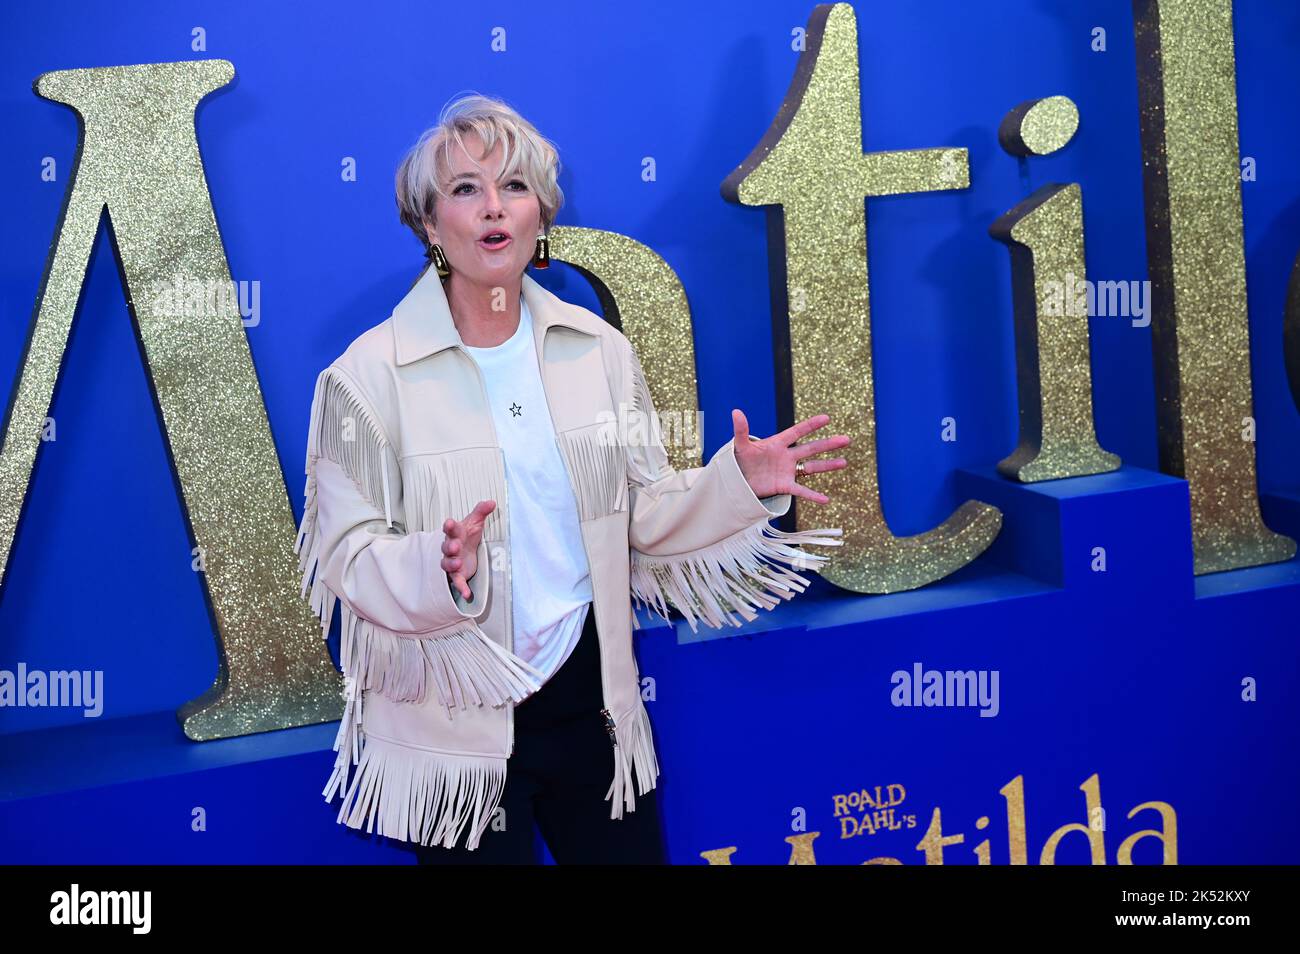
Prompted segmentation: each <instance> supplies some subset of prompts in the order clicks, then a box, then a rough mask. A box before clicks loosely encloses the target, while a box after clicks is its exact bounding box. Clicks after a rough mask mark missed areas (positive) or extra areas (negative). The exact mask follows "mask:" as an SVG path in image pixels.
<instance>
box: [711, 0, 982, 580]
mask: <svg viewBox="0 0 1300 954" xmlns="http://www.w3.org/2000/svg"><path fill="white" fill-rule="evenodd" d="M969 175H970V174H969V167H968V164H967V156H966V150H965V149H916V150H908V151H904V152H875V153H866V154H864V153H863V151H862V116H861V101H860V97H859V88H858V31H857V21H856V19H855V17H854V13H853V8H852V7H851V6H849V5H848V4H847V3H837V4H821V5H818V6H817V7H815V8H814V9H813V12H812V16H811V17H810V18H809V20H808V29H807V47H806V49H805V51H804V52H803V53H802V54H800V57H799V64H798V67H797V68H796V71H795V77H794V81H793V82H792V83H791V85H790V89H789V91H788V92H787V93H786V97H785V102H784V103H782V105H781V109H780V111H779V112H778V113H777V116H776V119H775V120H773V122H772V125H771V127H770V128H769V129H768V131H767V134H766V135H765V136H764V137H763V139H762V141H761V142H760V143H759V144H758V146H757V148H755V150H754V151H753V152H752V153H750V155H749V156H748V158H746V160H745V161H744V163H742V164H741V165H740V167H739V168H737V169H736V170H735V171H734V172H733V173H732V174H731V175H729V176H728V177H727V179H726V181H725V182H723V184H722V194H723V196H724V197H725V198H727V199H729V200H731V201H733V202H739V203H741V204H743V205H766V206H771V207H772V208H771V209H770V210H769V243H770V244H771V246H772V247H773V248H774V249H775V250H776V251H775V253H774V254H773V255H772V261H773V274H772V281H773V285H774V299H773V300H774V301H776V302H778V303H779V304H778V305H777V308H776V310H777V311H778V312H779V311H780V309H781V308H782V307H784V308H785V309H786V311H787V313H788V315H789V352H790V364H791V373H792V375H793V381H792V387H791V388H790V389H789V390H790V391H791V392H792V393H793V400H794V407H793V418H794V419H796V420H802V419H803V418H805V417H810V416H812V415H814V414H821V413H826V414H829V415H830V418H831V426H832V428H833V429H834V430H836V431H841V432H843V433H847V434H850V435H851V436H852V437H853V443H852V445H850V446H849V447H847V448H845V449H844V450H843V451H842V452H841V453H842V454H843V455H844V457H845V459H846V460H848V462H849V466H848V467H846V468H844V469H843V470H836V471H827V472H825V473H822V474H818V475H817V476H816V477H815V478H813V485H814V486H815V487H816V488H817V489H818V490H820V491H822V492H823V493H825V494H826V495H827V496H829V497H830V503H828V504H826V505H825V507H824V508H822V510H821V511H819V513H818V514H817V519H818V520H819V521H821V522H824V523H831V524H834V525H835V526H837V527H843V528H844V548H843V550H841V551H840V553H839V555H837V556H836V558H835V560H834V561H832V562H831V563H830V564H828V565H827V566H826V567H825V568H824V569H821V570H819V572H820V573H821V575H822V576H823V577H825V578H826V579H828V580H830V581H831V582H833V583H835V584H836V585H838V586H841V587H843V588H845V589H848V590H853V591H855V592H859V593H892V592H895V591H898V590H910V589H915V588H916V587H918V586H923V585H925V584H926V583H931V582H933V581H935V580H939V579H942V578H943V577H945V576H947V575H948V574H950V573H953V572H955V571H956V570H959V569H960V568H961V567H963V566H965V565H966V564H967V563H970V562H971V561H972V560H973V559H975V557H977V556H978V555H979V554H980V553H982V552H983V551H984V550H985V548H987V547H988V545H989V544H990V543H992V542H993V538H994V537H996V536H997V534H998V530H999V529H1000V528H1001V526H1002V512H1001V511H1000V510H998V509H997V508H996V507H993V506H990V505H989V504H986V503H981V502H979V501H976V500H968V501H966V502H965V503H964V504H962V505H961V506H960V507H959V508H958V509H957V510H956V512H954V513H953V514H952V515H951V516H950V517H949V518H948V519H947V520H945V521H944V522H943V524H942V525H941V526H939V527H938V528H937V529H935V530H931V531H929V532H927V533H921V534H916V535H915V536H910V537H895V536H894V535H893V534H892V533H890V531H889V527H888V526H887V525H886V523H885V517H884V513H883V510H882V507H881V502H880V483H879V474H878V470H877V461H876V415H875V397H874V392H873V387H872V368H871V314H870V308H869V293H868V277H867V222H866V214H865V212H864V209H863V201H862V200H863V197H864V196H878V195H899V194H902V193H908V192H926V191H934V190H938V189H964V188H966V187H967V185H968V184H969ZM783 214H784V222H782V215H783ZM782 246H784V248H783V249H782ZM782 258H784V265H785V268H784V271H782V270H781V268H780V263H781V259H782ZM783 416H784V417H789V416H790V415H788V414H785V415H783ZM782 426H785V425H782ZM796 513H797V515H798V527H799V528H800V529H810V528H811V524H810V523H809V522H808V520H807V519H806V512H805V509H804V508H803V507H797V510H796Z"/></svg>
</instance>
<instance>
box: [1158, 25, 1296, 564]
mask: <svg viewBox="0 0 1300 954" xmlns="http://www.w3.org/2000/svg"><path fill="white" fill-rule="evenodd" d="M1133 14H1134V24H1135V28H1136V38H1137V63H1138V97H1139V103H1140V106H1141V109H1140V125H1141V133H1142V156H1143V180H1144V182H1143V185H1144V192H1145V197H1146V225H1147V263H1148V268H1149V271H1150V273H1151V303H1152V316H1151V317H1152V322H1151V332H1152V339H1153V343H1152V348H1153V351H1154V356H1155V381H1156V421H1157V427H1158V430H1159V444H1160V469H1161V470H1162V471H1164V472H1165V473H1167V474H1172V475H1174V476H1176V477H1182V478H1184V479H1186V481H1187V483H1188V488H1189V491H1190V494H1191V502H1192V549H1193V553H1194V555H1195V571H1194V572H1195V573H1197V574H1198V575H1199V574H1202V573H1216V572H1218V571H1221V570H1232V569H1237V568H1239V567H1246V566H1258V565H1259V564H1262V563H1277V562H1279V561H1282V560H1289V559H1291V557H1293V556H1294V555H1295V551H1296V544H1295V541H1294V540H1292V539H1291V538H1290V537H1287V536H1283V535H1282V534H1280V533H1274V532H1273V531H1271V530H1269V529H1268V527H1266V526H1264V520H1263V517H1262V516H1261V515H1260V512H1259V494H1258V488H1257V486H1256V479H1255V445H1254V443H1253V442H1252V441H1247V440H1244V439H1243V438H1242V430H1243V422H1244V421H1245V420H1246V419H1247V418H1251V417H1253V411H1252V409H1251V384H1250V328H1249V325H1248V323H1247V318H1246V258H1245V251H1244V249H1243V245H1242V241H1243V239H1242V217H1241V173H1240V168H1241V167H1240V154H1239V152H1238V147H1237V85H1236V65H1235V57H1234V53H1233V41H1232V0H1134V3H1133Z"/></svg>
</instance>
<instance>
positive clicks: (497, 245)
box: [478, 232, 512, 252]
mask: <svg viewBox="0 0 1300 954" xmlns="http://www.w3.org/2000/svg"><path fill="white" fill-rule="evenodd" d="M511 241H512V240H511V238H510V236H509V234H507V233H505V232H489V233H488V234H487V235H485V236H483V237H482V238H481V239H479V240H478V244H479V245H480V246H481V247H482V248H485V249H487V250H488V251H490V252H499V251H500V250H501V249H503V248H506V247H508V246H509V245H510V242H511Z"/></svg>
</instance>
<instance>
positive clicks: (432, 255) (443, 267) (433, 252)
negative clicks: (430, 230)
mask: <svg viewBox="0 0 1300 954" xmlns="http://www.w3.org/2000/svg"><path fill="white" fill-rule="evenodd" d="M424 257H425V258H429V259H432V260H433V267H434V268H436V269H437V270H438V277H439V278H446V277H447V276H448V275H450V274H451V266H450V265H448V264H447V256H446V255H444V254H443V252H442V246H441V245H439V244H438V243H437V242H434V243H433V244H432V245H430V246H429V250H428V251H427V252H425V253H424Z"/></svg>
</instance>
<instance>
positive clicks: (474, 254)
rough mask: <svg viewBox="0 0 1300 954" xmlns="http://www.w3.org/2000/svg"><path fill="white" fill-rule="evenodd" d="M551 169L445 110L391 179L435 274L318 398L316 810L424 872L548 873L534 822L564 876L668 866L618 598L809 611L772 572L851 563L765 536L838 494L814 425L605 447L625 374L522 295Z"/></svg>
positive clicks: (689, 607)
mask: <svg viewBox="0 0 1300 954" xmlns="http://www.w3.org/2000/svg"><path fill="white" fill-rule="evenodd" d="M558 171H559V161H558V157H557V154H556V151H555V149H554V147H553V146H552V145H551V144H550V143H549V142H547V141H546V140H545V139H544V138H542V137H541V136H540V135H539V134H538V132H537V130H536V129H534V128H533V126H532V125H530V124H529V123H528V122H527V121H526V120H524V119H523V118H522V117H521V116H519V115H518V114H517V113H516V112H515V111H514V110H513V109H511V108H510V107H509V106H507V105H506V104H504V103H502V102H500V101H497V100H493V99H490V98H487V97H483V96H478V95H473V96H468V97H465V98H463V99H461V100H458V101H457V102H454V103H452V104H449V106H448V107H447V108H445V109H444V110H443V113H442V115H441V116H440V117H439V122H438V125H437V126H435V127H434V128H432V129H430V130H428V131H427V132H426V133H425V134H424V135H422V136H421V137H420V139H419V141H418V142H417V143H416V145H415V146H414V147H413V148H412V149H411V151H410V153H409V154H408V155H407V156H406V158H405V159H404V160H403V162H402V164H401V166H400V168H399V170H398V173H397V204H398V209H399V214H400V218H401V220H402V221H403V222H404V223H405V224H406V225H408V226H409V227H410V228H412V229H413V230H414V231H415V233H416V235H417V236H418V237H419V238H420V239H421V241H422V243H424V244H425V245H426V247H427V249H428V251H427V255H428V257H429V258H430V260H431V262H430V264H431V265H433V266H434V267H433V268H432V269H430V268H428V267H426V269H425V272H424V274H423V275H422V276H421V278H420V279H418V280H417V282H416V283H415V285H414V287H412V289H411V291H410V292H409V293H408V294H407V295H406V297H405V298H403V299H402V301H401V302H400V303H399V304H398V305H397V307H396V308H395V309H394V311H393V314H392V315H391V316H390V317H389V318H388V319H386V320H385V321H383V322H381V323H380V324H378V325H376V326H375V327H373V328H371V329H369V330H368V331H366V332H365V333H364V334H362V335H361V336H360V337H358V338H357V339H356V340H355V341H354V342H353V343H352V344H351V345H350V346H349V347H348V349H347V350H346V351H345V352H344V353H343V354H342V355H341V356H340V357H339V358H337V359H336V360H335V361H334V362H333V363H331V365H330V366H329V367H328V368H326V369H325V370H324V371H323V372H321V374H320V376H319V378H318V379H317V382H316V393H315V396H314V398H313V401H312V420H311V431H310V434H309V439H308V452H307V491H306V495H307V505H306V508H305V511H304V516H303V523H302V526H301V528H300V532H299V536H298V540H297V544H296V550H297V551H298V552H300V553H301V554H302V557H301V567H302V569H303V592H304V594H307V593H308V591H309V589H310V594H309V598H310V601H311V605H312V607H313V609H315V610H316V612H317V613H318V614H319V616H320V618H321V621H322V625H323V626H324V627H325V631H326V632H327V633H328V630H329V624H330V621H331V619H332V616H333V613H334V609H335V606H336V604H337V603H341V604H342V619H341V622H342V651H341V655H342V665H343V670H344V676H345V686H346V699H347V703H346V706H345V710H344V716H343V720H342V722H341V723H340V725H339V734H338V740H337V741H336V743H335V749H336V750H337V751H338V753H339V755H338V759H337V761H336V764H335V769H334V773H333V775H332V776H331V778H330V781H329V784H328V785H327V786H326V789H325V792H324V794H325V797H326V800H330V799H332V797H333V794H334V793H335V792H336V791H338V792H340V793H341V794H342V795H343V804H342V806H341V807H340V810H339V816H338V820H339V821H340V822H342V823H346V824H348V825H349V826H351V827H353V828H360V827H362V826H363V825H365V827H366V830H367V831H372V830H378V831H379V832H380V834H382V835H385V836H387V837H391V838H397V839H402V840H407V841H411V842H414V843H415V845H416V846H417V849H416V850H417V852H418V854H419V857H420V860H421V861H422V862H431V863H437V862H452V863H458V862H459V863H463V862H466V861H498V862H499V861H523V862H535V860H536V859H535V858H534V857H533V850H532V849H533V823H534V821H535V822H536V823H537V825H538V826H539V828H540V829H541V831H542V833H543V837H545V839H546V841H547V845H548V848H549V849H550V851H551V852H552V854H553V855H554V856H555V858H556V860H557V861H559V862H560V863H568V862H611V861H623V862H650V863H662V861H663V860H664V858H663V839H662V832H661V830H660V827H659V818H658V814H657V806H656V804H655V800H654V796H653V795H651V796H650V797H649V798H643V799H642V802H641V804H640V805H639V806H638V805H637V802H636V797H635V796H636V794H640V795H643V796H645V795H646V793H647V792H652V790H653V789H654V786H655V780H656V778H657V776H658V771H659V770H658V762H657V759H656V758H655V753H654V744H653V738H652V735H651V731H650V721H649V717H648V715H647V713H646V709H645V705H644V703H643V701H642V699H641V693H640V681H639V673H638V671H637V667H636V660H635V656H634V655H633V652H632V629H633V627H634V626H636V619H635V613H634V611H633V609H632V601H633V600H635V601H636V602H637V603H638V604H640V603H645V604H648V605H650V606H653V607H654V608H655V609H656V610H657V611H658V612H659V613H660V614H661V615H663V616H665V618H666V617H667V613H668V605H669V604H672V605H674V606H676V607H677V608H678V609H679V610H681V611H682V612H683V613H684V614H685V615H686V617H687V619H688V621H689V622H690V625H691V626H692V628H694V627H695V626H696V623H697V620H698V621H700V622H703V623H705V625H708V626H712V627H720V626H721V625H723V624H724V623H729V624H731V625H739V621H738V620H737V619H736V616H735V614H737V613H738V614H740V615H741V616H742V617H744V618H745V619H753V618H755V617H756V615H757V614H756V613H755V611H754V607H762V608H768V609H770V608H771V607H773V606H775V605H776V604H777V603H779V602H780V600H781V599H782V598H784V599H789V598H791V597H792V596H793V595H794V593H795V592H802V591H803V589H804V588H805V586H806V585H807V583H808V581H807V580H806V579H805V578H804V577H801V576H799V575H798V574H797V573H794V572H792V571H791V570H788V569H786V568H785V567H784V566H781V565H780V564H782V563H784V564H795V565H796V566H799V567H807V566H818V565H820V563H821V562H822V561H824V560H825V559H826V557H824V556H821V555H814V554H810V553H806V552H805V551H803V550H801V549H800V548H799V547H800V545H803V544H818V545H837V544H838V543H839V542H840V541H839V540H838V539H835V538H836V537H838V536H839V533H840V531H839V530H820V531H806V532H802V533H784V532H782V531H779V530H776V529H774V528H772V527H771V526H770V525H769V521H770V519H771V518H772V517H773V516H779V515H781V514H784V513H785V512H786V511H787V510H788V509H789V507H790V500H791V495H798V496H800V497H803V498H804V499H806V500H811V501H815V502H818V503H825V502H826V501H827V500H828V498H827V497H826V496H825V495H824V494H820V493H817V492H816V491H813V490H810V489H808V488H806V487H803V486H801V485H800V484H798V483H796V478H801V477H802V475H804V474H813V473H818V472H821V471H827V470H835V469H838V468H841V467H844V466H845V461H844V460H843V459H842V458H841V459H834V460H809V461H807V462H806V463H805V461H804V458H809V457H812V456H813V455H815V454H819V453H823V452H825V451H830V450H835V449H837V448H840V447H844V446H846V445H848V443H849V438H848V437H846V436H844V435H835V436H834V437H829V438H824V439H821V440H815V441H810V442H808V443H806V444H801V445H797V446H795V447H791V446H790V445H791V444H792V443H793V442H794V441H796V440H797V439H799V438H800V437H804V436H806V435H808V434H810V433H812V432H813V431H815V430H817V429H819V428H821V427H823V426H825V424H826V422H827V420H828V418H826V417H825V416H824V415H819V416H818V417H814V418H809V419H808V420H806V421H802V422H800V423H799V424H796V425H795V426H793V427H791V428H788V429H787V430H785V431H783V432H782V433H780V434H777V435H774V436H773V437H769V438H766V439H763V440H759V439H758V438H754V437H752V436H750V435H749V433H748V425H747V422H746V420H745V416H744V414H742V413H741V412H740V411H738V410H736V411H733V412H732V417H733V426H734V430H735V437H734V438H733V440H731V441H728V442H727V444H725V445H724V446H723V447H722V448H721V449H719V450H718V452H717V453H715V454H714V456H713V458H712V459H711V460H710V461H709V463H708V464H707V465H706V466H704V467H698V468H694V469H691V470H687V471H682V472H676V471H674V470H673V469H672V468H671V467H670V466H669V464H668V458H667V455H666V453H665V451H664V448H663V445H662V443H661V440H660V438H659V435H658V433H657V428H654V427H640V428H637V427H631V428H628V427H618V428H617V429H614V428H613V427H612V425H611V423H610V422H611V420H618V421H620V422H626V421H627V420H628V417H629V415H631V416H632V417H633V418H635V417H636V416H637V415H641V416H642V417H643V419H647V418H648V419H649V420H651V421H653V415H654V406H653V404H652V402H651V399H650V393H649V389H648V387H647V386H646V382H645V377H644V373H643V371H642V368H641V364H640V361H639V359H638V358H637V355H636V354H635V352H634V351H633V350H632V347H631V345H630V344H629V343H628V340H627V338H626V337H624V336H623V334H622V333H621V332H620V331H618V330H617V329H615V328H614V327H613V326H612V325H609V324H608V323H606V322H605V321H603V320H602V319H601V318H600V317H599V316H597V315H595V314H593V313H592V312H590V311H588V310H587V309H585V308H581V307H579V306H576V305H572V304H569V303H567V302H564V301H562V300H561V299H559V298H557V297H556V296H555V295H553V294H551V293H550V292H548V291H546V290H545V289H544V288H542V287H541V285H539V284H537V282H536V281H534V280H533V279H532V278H531V277H530V276H528V275H527V274H525V269H526V268H527V266H528V265H529V264H530V263H532V264H534V265H536V266H537V267H541V268H544V267H546V266H547V265H548V264H549V262H548V258H547V243H546V230H547V229H549V228H550V226H551V225H552V223H553V222H554V221H555V215H556V212H557V210H558V209H559V207H560V205H561V203H562V201H563V197H562V193H561V191H560V188H559V186H558V184H557V182H556V177H557V174H558ZM633 432H635V433H633ZM611 756H612V757H611ZM507 763H509V773H508V774H507V771H506V768H507ZM352 766H355V767H356V771H355V773H354V774H353V777H352V780H351V782H350V783H349V781H348V772H349V769H350V768H351V767H352ZM611 769H612V773H613V778H612V781H610V774H611ZM634 774H635V789H636V791H635V792H634V780H633V775H634ZM607 802H609V803H612V804H610V806H609V808H608V813H607V810H606V803H607ZM625 812H626V814H625ZM466 825H468V827H469V830H468V834H467V837H466V839H465V841H464V844H463V846H462V845H457V840H458V839H459V837H460V834H461V832H462V830H463V829H464V828H465V826H466Z"/></svg>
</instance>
